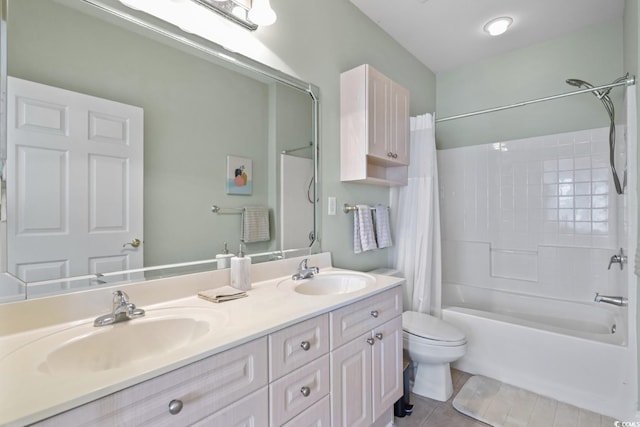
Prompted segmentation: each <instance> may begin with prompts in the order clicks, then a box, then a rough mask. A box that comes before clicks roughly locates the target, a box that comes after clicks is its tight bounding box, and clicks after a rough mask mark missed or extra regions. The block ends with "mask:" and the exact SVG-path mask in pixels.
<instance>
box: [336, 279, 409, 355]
mask: <svg viewBox="0 0 640 427" xmlns="http://www.w3.org/2000/svg"><path fill="white" fill-rule="evenodd" d="M401 314H402V286H396V287H394V288H392V289H389V290H387V291H384V292H382V293H381V294H378V295H374V296H372V297H369V298H367V299H364V300H362V301H358V302H356V303H353V304H351V305H348V306H346V307H342V308H339V309H337V310H334V311H332V312H331V313H329V328H330V330H331V349H332V350H333V349H335V348H338V347H340V346H341V345H342V344H344V343H346V342H349V341H351V340H352V339H354V338H357V337H359V336H360V335H362V334H364V333H366V332H368V331H370V330H371V329H373V328H375V327H376V326H379V325H382V324H383V323H384V322H386V321H388V320H391V319H393V318H394V317H396V316H400V315H401Z"/></svg>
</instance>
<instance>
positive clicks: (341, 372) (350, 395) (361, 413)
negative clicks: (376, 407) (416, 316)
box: [331, 333, 373, 427]
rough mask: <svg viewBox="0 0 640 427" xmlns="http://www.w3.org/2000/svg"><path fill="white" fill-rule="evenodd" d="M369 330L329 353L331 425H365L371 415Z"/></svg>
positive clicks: (343, 426)
mask: <svg viewBox="0 0 640 427" xmlns="http://www.w3.org/2000/svg"><path fill="white" fill-rule="evenodd" d="M367 340H371V334H370V333H368V334H364V335H362V336H360V337H358V338H356V339H355V340H353V341H351V342H350V343H347V344H345V345H343V346H342V347H340V348H338V349H337V350H334V351H333V352H332V353H331V419H332V424H331V425H332V426H333V427H360V426H362V427H368V426H370V425H371V423H372V421H373V420H372V417H371V414H372V412H371V341H367Z"/></svg>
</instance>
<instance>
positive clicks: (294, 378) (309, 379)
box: [269, 354, 330, 426]
mask: <svg viewBox="0 0 640 427" xmlns="http://www.w3.org/2000/svg"><path fill="white" fill-rule="evenodd" d="M329 390H330V384H329V355H328V354H326V355H324V356H322V357H321V358H320V359H317V360H316V361H314V362H311V363H309V364H308V365H306V366H304V367H302V368H300V369H298V370H296V371H293V372H292V373H290V374H288V375H286V376H284V377H282V378H280V379H279V380H277V381H275V382H273V383H271V384H269V404H270V408H269V409H270V410H269V418H270V421H271V423H270V425H272V426H281V425H282V424H284V423H286V422H287V421H289V420H290V419H292V418H293V417H295V416H296V415H298V414H299V413H301V412H302V411H304V410H305V409H307V408H309V407H310V406H311V405H313V404H314V403H316V402H318V401H319V400H320V399H322V398H323V397H324V396H327V395H328V394H329Z"/></svg>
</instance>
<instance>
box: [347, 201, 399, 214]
mask: <svg viewBox="0 0 640 427" xmlns="http://www.w3.org/2000/svg"><path fill="white" fill-rule="evenodd" d="M369 207H370V208H371V210H374V211H375V210H376V207H375V206H369ZM389 209H390V208H389V206H387V210H389ZM357 210H358V207H357V206H356V205H349V203H345V204H344V206H343V207H342V212H344V213H349V212H355V211H357Z"/></svg>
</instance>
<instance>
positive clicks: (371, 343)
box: [367, 338, 376, 345]
mask: <svg viewBox="0 0 640 427" xmlns="http://www.w3.org/2000/svg"><path fill="white" fill-rule="evenodd" d="M375 342H376V341H375V340H374V339H373V338H367V343H369V345H373V344H374V343H375Z"/></svg>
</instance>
